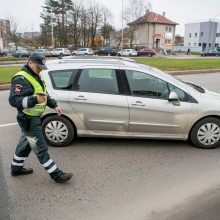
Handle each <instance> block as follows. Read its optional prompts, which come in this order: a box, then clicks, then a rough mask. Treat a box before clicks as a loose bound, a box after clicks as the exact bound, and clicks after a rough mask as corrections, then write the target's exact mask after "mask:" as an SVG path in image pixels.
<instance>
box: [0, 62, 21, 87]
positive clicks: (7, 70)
mask: <svg viewBox="0 0 220 220" xmlns="http://www.w3.org/2000/svg"><path fill="white" fill-rule="evenodd" d="M19 70H21V66H0V84H7V83H10V81H11V78H12V76H14V74H15V73H17V72H18V71H19Z"/></svg>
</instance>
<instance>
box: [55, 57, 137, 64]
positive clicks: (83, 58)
mask: <svg viewBox="0 0 220 220" xmlns="http://www.w3.org/2000/svg"><path fill="white" fill-rule="evenodd" d="M59 59H61V60H118V61H129V62H135V60H132V59H130V58H127V57H118V56H97V55H91V56H89V55H88V56H65V57H61V58H59Z"/></svg>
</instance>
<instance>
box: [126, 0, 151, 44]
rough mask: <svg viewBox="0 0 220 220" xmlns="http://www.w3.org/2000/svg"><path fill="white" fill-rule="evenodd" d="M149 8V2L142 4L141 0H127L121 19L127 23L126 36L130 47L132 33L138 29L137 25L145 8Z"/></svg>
mask: <svg viewBox="0 0 220 220" xmlns="http://www.w3.org/2000/svg"><path fill="white" fill-rule="evenodd" d="M150 9H151V4H150V3H147V4H144V1H143V0H129V4H128V7H127V8H126V9H125V12H124V17H123V19H124V20H125V21H126V23H127V24H128V26H129V28H128V29H127V37H128V38H129V39H130V47H132V42H133V39H134V33H135V31H136V30H137V29H138V25H139V22H140V19H141V16H143V15H144V14H145V12H146V10H150Z"/></svg>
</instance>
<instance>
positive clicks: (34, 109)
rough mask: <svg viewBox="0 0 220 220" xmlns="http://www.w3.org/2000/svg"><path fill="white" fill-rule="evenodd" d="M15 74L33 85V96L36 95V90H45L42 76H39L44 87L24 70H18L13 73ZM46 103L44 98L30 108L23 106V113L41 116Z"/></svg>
mask: <svg viewBox="0 0 220 220" xmlns="http://www.w3.org/2000/svg"><path fill="white" fill-rule="evenodd" d="M15 76H23V77H24V78H25V79H26V80H27V81H28V82H29V83H30V84H31V85H32V86H33V87H34V94H33V95H32V96H33V97H35V96H37V95H36V93H37V92H46V85H45V82H44V80H43V78H42V77H40V76H39V77H40V79H41V81H42V82H43V86H44V88H42V86H41V84H40V83H39V82H38V81H37V80H36V79H35V78H34V77H33V76H31V75H30V74H28V73H27V72H25V71H20V72H18V73H16V74H15V75H14V77H15ZM46 105H47V100H45V101H44V102H42V103H39V104H36V105H35V106H34V107H32V108H25V109H23V111H22V112H23V113H25V114H27V115H30V116H41V115H42V114H43V112H44V111H45V108H46Z"/></svg>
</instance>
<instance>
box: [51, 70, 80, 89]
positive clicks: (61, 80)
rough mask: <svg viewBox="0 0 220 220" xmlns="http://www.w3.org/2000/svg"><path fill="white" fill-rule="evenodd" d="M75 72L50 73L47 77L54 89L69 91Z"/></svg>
mask: <svg viewBox="0 0 220 220" xmlns="http://www.w3.org/2000/svg"><path fill="white" fill-rule="evenodd" d="M76 73H77V70H58V71H50V72H49V76H50V78H51V82H52V85H53V88H54V89H58V90H71V88H72V84H73V81H74V79H75V76H76Z"/></svg>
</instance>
